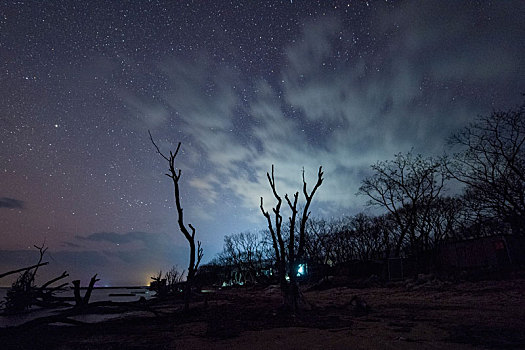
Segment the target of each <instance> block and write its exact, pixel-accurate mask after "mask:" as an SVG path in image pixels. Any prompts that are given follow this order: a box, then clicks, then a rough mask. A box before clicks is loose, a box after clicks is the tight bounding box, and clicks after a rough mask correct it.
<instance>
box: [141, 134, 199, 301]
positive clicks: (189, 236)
mask: <svg viewBox="0 0 525 350" xmlns="http://www.w3.org/2000/svg"><path fill="white" fill-rule="evenodd" d="M148 133H149V137H150V140H151V143H153V146H155V149H156V150H157V153H158V154H160V156H161V157H162V158H164V159H165V160H166V161H167V162H168V166H169V172H168V173H167V174H165V175H166V176H168V177H169V178H171V179H172V181H173V188H174V191H175V206H176V208H177V215H178V224H179V229H180V231H181V232H182V234H183V236H184V238H186V240H187V241H188V244H189V246H190V262H189V265H188V275H187V276H186V286H185V291H184V310H186V311H187V310H189V305H190V299H191V288H192V285H193V279H194V277H195V272H196V271H197V269H198V267H199V264H200V261H201V259H202V256H203V250H202V247H201V242H200V241H197V245H195V228H194V227H193V225H192V224H188V227H189V228H190V230H191V233H190V231H189V230H188V227H186V224H185V223H184V215H183V210H182V204H181V202H180V191H179V181H180V177H181V175H182V171H181V169H177V168H176V167H175V158H176V157H177V154H178V153H179V149H180V145H181V143H180V142H179V143H178V145H177V148H176V150H175V152H172V151H170V154H169V156H166V155H164V154H163V153H162V152H161V151H160V149H159V147H158V146H157V144H156V143H155V141H154V140H153V136H151V132H149V131H148Z"/></svg>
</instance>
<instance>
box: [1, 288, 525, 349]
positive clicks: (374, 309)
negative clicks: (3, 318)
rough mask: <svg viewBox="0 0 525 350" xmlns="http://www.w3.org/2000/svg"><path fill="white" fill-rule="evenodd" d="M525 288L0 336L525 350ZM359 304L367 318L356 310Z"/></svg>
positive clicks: (274, 292)
mask: <svg viewBox="0 0 525 350" xmlns="http://www.w3.org/2000/svg"><path fill="white" fill-rule="evenodd" d="M524 293H525V279H523V278H520V279H512V280H505V281H481V282H461V283H455V284H449V283H442V282H439V283H431V282H429V283H421V284H410V283H399V284H397V285H390V286H388V287H371V288H355V287H354V288H352V287H351V286H338V287H332V288H328V289H324V290H313V291H307V292H304V293H303V294H304V300H305V301H304V302H303V303H302V305H301V310H300V311H299V312H298V313H297V314H296V315H294V316H292V315H288V314H286V313H283V312H281V311H280V309H279V306H280V304H281V297H280V292H279V290H278V289H277V288H276V287H273V286H270V287H267V288H265V289H259V290H257V289H253V288H252V289H230V290H219V291H215V292H211V293H208V294H207V301H206V302H203V301H198V302H195V303H193V304H192V312H191V313H189V314H184V313H183V312H182V311H181V305H180V304H179V303H177V302H175V301H162V302H157V303H156V304H154V305H151V306H150V309H151V311H155V312H156V315H155V314H154V313H153V312H144V311H142V312H134V313H131V314H127V316H126V315H124V316H122V317H121V318H118V319H114V320H110V321H105V322H97V323H90V324H81V325H65V324H61V323H53V324H38V323H37V324H35V325H33V326H27V325H26V326H20V327H16V328H8V329H0V344H1V346H0V348H1V349H77V350H80V349H99V350H102V349H149V348H151V349H188V350H189V349H249V350H257V349H284V348H286V349H324V350H327V349H480V348H490V349H525V298H524ZM354 296H359V297H360V298H361V299H362V300H365V301H366V303H367V304H368V305H369V307H370V309H369V311H368V312H363V311H361V310H356V308H355V307H354V305H353V304H352V303H350V301H351V299H352V298H353V297H354Z"/></svg>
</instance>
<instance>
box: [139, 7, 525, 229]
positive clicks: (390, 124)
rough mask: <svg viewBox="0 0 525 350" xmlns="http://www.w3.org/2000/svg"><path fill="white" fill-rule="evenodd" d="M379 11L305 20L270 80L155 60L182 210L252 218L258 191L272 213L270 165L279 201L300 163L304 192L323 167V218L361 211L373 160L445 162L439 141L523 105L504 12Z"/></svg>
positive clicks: (511, 20)
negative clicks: (411, 157)
mask: <svg viewBox="0 0 525 350" xmlns="http://www.w3.org/2000/svg"><path fill="white" fill-rule="evenodd" d="M377 6H379V9H378V10H377V11H374V12H371V13H368V14H367V16H369V19H370V27H369V28H367V32H366V33H365V32H356V33H354V32H352V30H351V29H349V28H352V25H351V23H346V22H345V21H346V19H345V18H342V17H337V16H333V17H330V16H326V17H324V18H317V19H316V21H310V22H305V23H304V25H303V30H302V32H301V33H300V35H299V37H297V38H294V40H292V41H290V42H289V44H287V45H285V47H282V48H281V49H282V50H283V60H284V62H283V64H282V65H281V66H280V67H274V68H275V70H276V71H278V75H277V77H278V79H276V80H271V81H270V80H267V79H265V78H264V77H262V76H258V75H257V74H256V73H254V72H243V71H242V70H241V69H240V68H239V67H237V66H236V65H229V64H228V62H221V61H219V62H217V61H215V60H214V59H213V57H211V56H210V55H207V53H206V52H203V51H201V52H199V57H198V58H195V59H181V58H179V57H172V58H169V59H166V60H165V61H164V63H163V64H162V65H161V67H160V68H159V69H160V70H161V71H162V72H164V74H165V77H166V81H167V86H169V88H168V89H166V92H165V93H164V95H163V96H162V101H157V106H158V107H159V108H160V109H162V108H164V112H159V113H160V114H162V113H164V114H163V115H166V116H167V117H166V119H165V120H163V122H162V123H160V124H159V125H158V126H157V129H156V132H158V133H160V134H162V135H163V137H162V138H165V139H169V140H173V133H172V132H171V133H169V132H165V130H166V129H169V126H170V125H175V130H176V131H177V132H178V133H175V135H177V136H181V137H183V138H184V144H183V150H184V153H183V154H181V157H180V160H181V161H182V162H183V164H184V168H183V169H184V171H185V176H188V179H189V180H187V181H189V186H190V187H191V190H188V192H187V194H186V197H185V199H187V200H188V201H186V202H185V203H188V204H187V205H189V206H190V207H192V208H193V209H191V210H190V211H189V213H192V212H193V213H194V215H196V216H198V217H200V218H208V219H211V218H213V217H214V216H213V215H212V214H213V213H218V212H219V210H218V209H216V207H217V206H221V205H226V204H228V203H236V204H235V205H237V204H238V206H237V207H236V210H238V211H241V210H246V211H247V212H248V211H250V212H249V214H250V215H253V210H258V206H259V198H260V196H263V197H264V198H265V203H268V205H271V203H273V195H272V194H271V192H270V189H269V186H268V183H267V179H266V172H267V171H270V169H271V166H272V164H274V165H275V176H276V179H277V187H278V190H279V193H281V194H284V193H293V192H295V191H297V190H300V189H301V185H302V183H301V171H302V169H303V168H304V169H305V171H306V175H307V181H308V184H309V185H310V186H312V185H313V183H315V180H316V179H315V176H316V173H317V169H318V167H319V166H320V165H323V168H324V171H325V182H324V184H323V186H322V187H321V188H320V190H319V192H318V195H317V196H316V199H317V200H318V201H320V202H321V203H322V206H323V208H324V210H325V212H326V213H329V212H330V211H335V210H341V208H342V209H343V210H349V211H353V210H358V208H362V206H363V205H364V204H365V202H366V198H362V197H356V196H355V193H356V192H357V190H358V188H359V186H360V182H361V179H363V177H365V176H366V175H367V174H369V171H370V170H369V169H370V168H369V166H370V165H371V164H374V163H375V162H376V161H378V160H385V159H391V158H392V157H393V156H394V154H396V153H398V152H406V151H409V150H411V149H414V150H415V151H416V152H419V153H423V154H428V155H440V154H442V152H443V151H444V147H443V146H444V140H445V139H446V137H447V136H448V135H450V133H451V132H453V131H454V130H457V129H458V128H460V127H461V126H463V125H465V124H466V123H467V122H469V121H470V120H472V119H473V118H474V117H475V116H476V115H477V114H480V113H481V114H483V113H490V110H491V108H492V106H491V102H493V101H497V102H499V103H501V104H502V105H504V104H509V105H512V104H510V103H507V102H508V100H509V99H511V100H515V99H516V98H519V91H513V90H512V87H515V86H519V79H520V78H519V77H520V76H523V67H524V65H523V58H522V57H523V55H522V54H521V53H522V48H521V47H520V45H519V43H517V42H510V41H509V39H506V38H501V37H499V36H498V35H495V34H494V33H498V32H501V30H503V31H504V32H505V31H517V32H520V33H522V32H523V34H524V35H522V36H525V32H524V30H525V29H524V27H523V26H522V25H521V20H520V18H519V16H518V15H517V13H518V11H512V10H509V8H508V7H509V6H510V5H504V6H501V7H500V6H495V5H483V6H481V7H480V6H478V5H471V4H466V3H460V4H458V3H457V2H449V1H445V2H442V1H429V2H425V4H424V5H420V4H417V5H416V4H414V3H411V2H406V3H402V4H399V5H398V6H395V7H394V8H392V7H390V6H388V5H377ZM383 6H384V7H383ZM518 6H522V5H518ZM451 7H453V8H454V10H453V11H451V9H450V8H451ZM376 9H377V7H376ZM505 13H507V14H508V15H505ZM367 18H368V17H367ZM407 19H410V20H407ZM502 28H503V29H502ZM509 37H511V36H510V35H509ZM512 37H516V36H515V35H514V34H513V35H512ZM443 38H446V39H445V40H443ZM487 43H489V44H487ZM342 50H346V51H348V52H349V54H348V55H347V54H341V51H342ZM491 67H493V68H491ZM480 86H481V87H482V88H483V91H478V92H479V93H476V94H472V89H480V88H479V87H480ZM474 95H476V96H478V95H479V96H482V97H481V100H479V99H477V98H473V97H472V96H474ZM509 96H511V97H509ZM512 96H514V97H512ZM147 110H148V108H144V111H147ZM168 112H169V113H168ZM182 135H183V136H182ZM164 146H169V145H168V144H165V145H164ZM232 197H233V198H235V199H232ZM199 213H200V214H199ZM203 214H206V215H203Z"/></svg>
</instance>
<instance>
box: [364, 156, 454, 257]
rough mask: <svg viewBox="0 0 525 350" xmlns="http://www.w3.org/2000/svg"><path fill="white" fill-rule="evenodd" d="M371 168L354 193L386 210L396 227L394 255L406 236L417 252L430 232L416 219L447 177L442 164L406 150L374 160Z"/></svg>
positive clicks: (434, 198) (425, 212)
mask: <svg viewBox="0 0 525 350" xmlns="http://www.w3.org/2000/svg"><path fill="white" fill-rule="evenodd" d="M372 170H373V171H374V173H373V174H372V176H370V177H368V178H366V179H364V180H363V182H362V185H361V187H360V188H359V192H358V193H359V194H365V195H367V196H368V197H369V198H370V201H369V205H376V206H379V207H382V208H384V209H386V210H387V212H388V213H390V215H391V218H392V219H393V220H394V222H395V223H396V225H397V226H398V230H399V234H398V235H397V238H396V242H395V247H394V253H395V255H396V256H399V254H400V250H401V248H402V247H403V244H404V243H405V240H406V239H408V243H409V245H410V246H411V249H412V250H414V252H416V253H417V251H419V250H420V249H421V246H422V245H424V243H425V242H426V241H427V239H428V236H429V235H430V231H429V230H428V228H427V229H425V230H423V227H421V226H418V220H421V217H422V216H426V215H428V214H429V211H430V208H432V205H434V203H436V201H437V200H438V198H439V196H440V194H441V191H442V190H443V188H444V184H445V181H446V180H447V179H448V178H449V175H448V173H447V171H446V169H445V167H444V165H443V163H442V162H441V161H436V160H434V159H432V158H427V159H425V158H423V157H422V156H421V155H417V156H413V155H412V154H411V153H410V152H409V153H407V154H406V155H405V154H401V153H399V154H397V155H396V156H395V157H394V159H393V160H390V161H383V162H378V163H377V164H375V165H372Z"/></svg>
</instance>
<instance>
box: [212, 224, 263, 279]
mask: <svg viewBox="0 0 525 350" xmlns="http://www.w3.org/2000/svg"><path fill="white" fill-rule="evenodd" d="M219 258H220V259H221V260H222V262H223V264H224V265H227V266H230V267H233V268H234V269H235V270H236V273H238V274H240V275H241V276H240V278H241V279H242V280H241V282H243V283H255V282H257V281H258V277H259V276H258V272H259V271H260V270H262V269H263V267H264V266H263V265H264V263H265V260H266V259H267V258H268V257H267V256H266V249H265V242H264V240H263V238H262V237H261V235H260V234H258V233H255V232H241V233H237V234H232V235H229V236H226V237H224V248H223V251H222V253H221V254H220V256H219Z"/></svg>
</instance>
